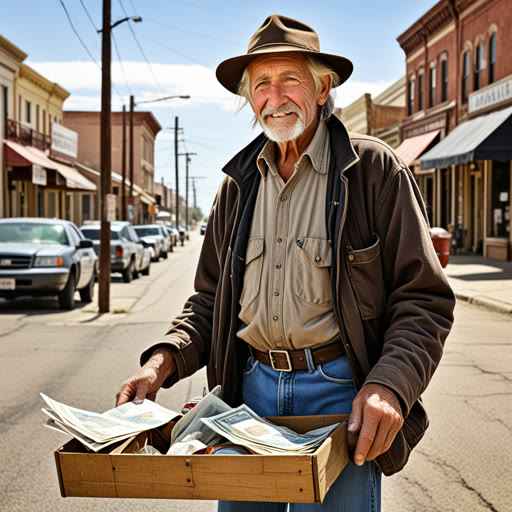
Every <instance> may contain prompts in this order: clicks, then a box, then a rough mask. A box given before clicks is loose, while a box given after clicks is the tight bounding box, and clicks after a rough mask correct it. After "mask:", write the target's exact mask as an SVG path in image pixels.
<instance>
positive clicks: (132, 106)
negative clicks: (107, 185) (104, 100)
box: [128, 95, 135, 221]
mask: <svg viewBox="0 0 512 512" xmlns="http://www.w3.org/2000/svg"><path fill="white" fill-rule="evenodd" d="M134 107H135V98H134V97H133V95H131V96H130V131H129V137H130V153H129V157H128V166H129V170H130V204H131V205H132V212H134V215H135V208H134V204H133V108H134ZM130 220H132V221H133V220H135V216H134V218H133V219H130Z"/></svg>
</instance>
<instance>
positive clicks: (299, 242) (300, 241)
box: [296, 238, 304, 247]
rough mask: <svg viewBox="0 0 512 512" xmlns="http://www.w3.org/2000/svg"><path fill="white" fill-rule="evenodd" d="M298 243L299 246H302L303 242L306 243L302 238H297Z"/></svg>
mask: <svg viewBox="0 0 512 512" xmlns="http://www.w3.org/2000/svg"><path fill="white" fill-rule="evenodd" d="M296 243H297V245H298V246H299V247H302V244H303V243H304V242H303V241H302V240H301V239H300V238H297V240H296Z"/></svg>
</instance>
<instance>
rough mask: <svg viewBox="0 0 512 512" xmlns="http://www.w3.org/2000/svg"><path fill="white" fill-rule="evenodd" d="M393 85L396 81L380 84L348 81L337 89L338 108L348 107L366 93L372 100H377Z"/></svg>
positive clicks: (382, 81) (383, 81) (379, 82)
mask: <svg viewBox="0 0 512 512" xmlns="http://www.w3.org/2000/svg"><path fill="white" fill-rule="evenodd" d="M393 83H395V80H388V81H386V80H379V81H378V82H361V81H357V80H348V82H345V83H344V84H342V85H340V86H339V87H338V89H336V106H337V107H342V108H343V107H346V106H348V105H350V104H351V103H353V102H354V101H355V100H357V99H358V98H360V97H361V96H362V95H363V94H365V93H370V94H371V95H372V98H375V96H377V95H378V94H380V93H381V92H382V91H384V90H386V89H387V88H388V87H389V86H390V85H392V84H393Z"/></svg>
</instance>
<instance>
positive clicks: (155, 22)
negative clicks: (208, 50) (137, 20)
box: [144, 18, 245, 48]
mask: <svg viewBox="0 0 512 512" xmlns="http://www.w3.org/2000/svg"><path fill="white" fill-rule="evenodd" d="M144 21H149V23H154V24H155V25H160V26H162V27H166V28H170V29H171V30H175V31H176V32H183V33H185V34H191V35H193V36H197V37H202V38H204V39H210V40H212V41H218V42H220V43H224V44H229V45H231V46H238V47H242V48H245V45H243V44H239V43H235V42H233V41H227V40H226V39H220V38H219V37H214V36H208V35H206V34H201V33H200V32H193V31H192V30H186V29H184V28H180V27H174V26H172V25H167V24H166V23H162V22H160V21H156V20H148V19H147V18H144Z"/></svg>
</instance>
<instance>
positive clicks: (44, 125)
mask: <svg viewBox="0 0 512 512" xmlns="http://www.w3.org/2000/svg"><path fill="white" fill-rule="evenodd" d="M42 121H43V133H44V134H45V135H46V110H44V109H43V119H42Z"/></svg>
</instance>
